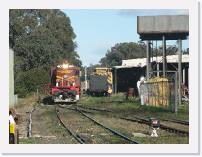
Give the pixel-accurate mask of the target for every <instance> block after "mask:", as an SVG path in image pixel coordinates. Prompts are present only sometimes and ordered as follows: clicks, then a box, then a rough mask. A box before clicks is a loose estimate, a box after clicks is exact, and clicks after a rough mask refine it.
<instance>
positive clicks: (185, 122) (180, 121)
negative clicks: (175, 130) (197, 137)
mask: <svg viewBox="0 0 202 157" xmlns="http://www.w3.org/2000/svg"><path fill="white" fill-rule="evenodd" d="M161 120H162V121H168V122H174V123H179V124H183V125H189V122H188V121H184V120H179V119H161Z"/></svg>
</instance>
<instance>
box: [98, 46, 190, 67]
mask: <svg viewBox="0 0 202 157" xmlns="http://www.w3.org/2000/svg"><path fill="white" fill-rule="evenodd" d="M151 47H152V44H151ZM151 50H152V51H151V56H160V55H162V47H158V48H151ZM176 52H177V47H176V46H170V47H168V48H167V49H166V53H167V55H173V54H176ZM183 53H188V50H186V51H183ZM145 57H146V45H145V43H144V42H142V43H134V42H129V43H118V44H116V45H115V46H113V47H111V49H110V50H108V51H107V53H106V55H105V57H103V58H102V59H101V60H100V64H101V65H102V66H107V67H112V66H116V65H121V64H122V60H124V59H136V58H145Z"/></svg>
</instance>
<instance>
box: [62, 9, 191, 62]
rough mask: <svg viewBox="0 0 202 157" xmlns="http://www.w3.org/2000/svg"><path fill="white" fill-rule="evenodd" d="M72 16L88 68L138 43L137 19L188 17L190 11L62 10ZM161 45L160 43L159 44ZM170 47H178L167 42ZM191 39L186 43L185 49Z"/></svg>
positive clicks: (80, 53)
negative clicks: (121, 47) (108, 54)
mask: <svg viewBox="0 0 202 157" xmlns="http://www.w3.org/2000/svg"><path fill="white" fill-rule="evenodd" d="M62 11H63V12H65V13H66V15H67V16H69V17H70V20H71V25H72V27H73V29H74V32H75V34H76V36H77V37H76V39H75V41H76V42H77V45H78V48H77V49H76V51H77V52H78V54H79V56H80V58H81V60H82V63H83V65H84V66H88V65H89V64H97V63H98V62H99V61H100V59H101V58H102V57H104V56H105V53H106V52H107V50H109V49H110V48H111V47H112V46H114V45H115V44H116V43H121V42H137V41H139V35H138V34H137V16H148V15H174V14H178V15H179V14H180V15H182V14H188V11H187V10H171V9H170V10H167V9H166V10H141V9H139V10H116V9H111V10H86V9H81V10H62ZM158 44H160V41H159V43H158ZM167 44H168V45H173V44H175V41H174V42H173V41H172V42H169V41H168V42H167ZM187 47H188V40H186V41H183V48H184V49H185V48H187Z"/></svg>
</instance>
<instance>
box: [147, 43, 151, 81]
mask: <svg viewBox="0 0 202 157" xmlns="http://www.w3.org/2000/svg"><path fill="white" fill-rule="evenodd" d="M150 69H151V60H150V42H149V40H147V80H148V79H149V73H150Z"/></svg>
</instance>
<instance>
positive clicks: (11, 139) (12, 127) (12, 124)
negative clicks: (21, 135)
mask: <svg viewBox="0 0 202 157" xmlns="http://www.w3.org/2000/svg"><path fill="white" fill-rule="evenodd" d="M9 144H15V120H14V118H13V115H12V112H11V111H9Z"/></svg>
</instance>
